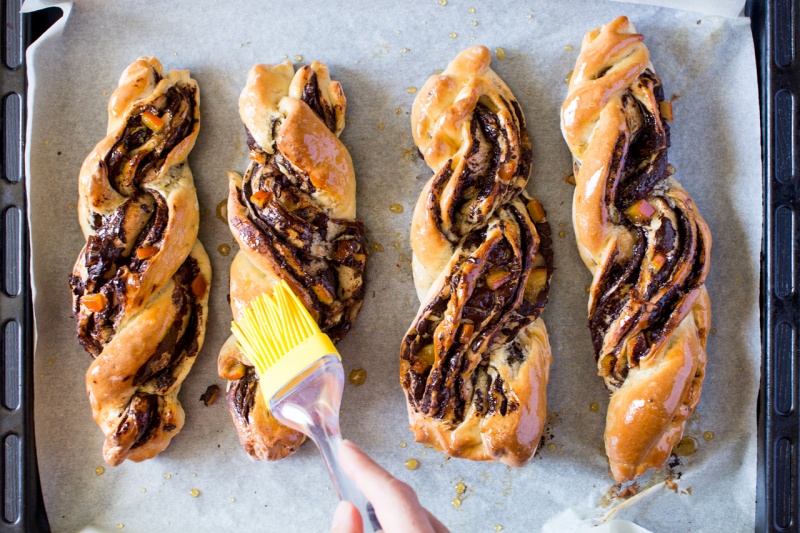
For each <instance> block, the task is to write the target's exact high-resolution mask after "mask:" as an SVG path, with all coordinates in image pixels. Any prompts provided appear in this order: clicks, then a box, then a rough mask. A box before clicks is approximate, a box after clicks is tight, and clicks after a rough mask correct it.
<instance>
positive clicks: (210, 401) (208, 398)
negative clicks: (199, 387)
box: [200, 244, 231, 407]
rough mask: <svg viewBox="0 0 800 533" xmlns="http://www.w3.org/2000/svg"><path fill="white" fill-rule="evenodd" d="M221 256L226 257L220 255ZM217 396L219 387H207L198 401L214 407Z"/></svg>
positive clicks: (229, 248)
mask: <svg viewBox="0 0 800 533" xmlns="http://www.w3.org/2000/svg"><path fill="white" fill-rule="evenodd" d="M223 246H228V245H227V244H222V245H220V253H222V250H221V248H222V247H223ZM230 250H231V247H230V246H228V253H230ZM222 255H228V254H227V253H226V254H222ZM217 395H219V386H217V385H209V386H208V388H207V389H206V391H205V392H204V393H203V394H202V395H201V396H200V401H201V402H203V405H205V406H206V407H209V406H211V405H214V402H216V401H217Z"/></svg>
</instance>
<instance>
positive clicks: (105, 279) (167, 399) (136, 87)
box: [70, 57, 211, 466]
mask: <svg viewBox="0 0 800 533" xmlns="http://www.w3.org/2000/svg"><path fill="white" fill-rule="evenodd" d="M199 105H200V101H199V92H198V88H197V83H196V82H195V81H194V80H193V79H191V78H190V77H189V72H188V71H175V70H172V71H169V72H167V73H166V75H165V74H164V72H163V68H162V67H161V64H160V63H159V62H158V60H157V59H155V58H147V57H143V58H139V59H138V60H137V61H136V62H134V63H133V64H131V65H130V66H129V67H128V68H127V69H126V70H125V72H124V73H123V74H122V77H121V78H120V82H119V87H118V88H117V89H116V90H115V91H114V93H113V94H112V96H111V100H110V101H109V104H108V113H109V123H108V135H107V136H106V138H105V139H103V140H102V141H100V142H99V143H98V144H97V146H96V147H95V149H94V150H93V151H92V152H91V153H90V154H89V156H88V157H87V158H86V160H85V161H84V164H83V167H82V168H81V173H80V187H79V189H80V198H79V204H78V213H79V220H80V223H81V228H82V230H83V233H84V236H85V238H86V240H87V242H86V245H85V246H84V248H83V250H82V251H81V254H80V256H79V257H78V260H77V262H76V263H75V267H74V269H73V273H72V275H71V276H70V286H71V288H72V295H73V313H74V315H75V318H76V320H77V330H78V339H79V340H80V342H81V344H82V345H83V346H84V348H86V350H87V351H88V352H89V353H90V354H91V355H92V356H93V357H95V360H94V361H93V362H92V364H91V366H90V367H89V370H88V371H87V373H86V386H87V391H88V393H89V400H90V403H91V406H92V413H93V416H94V419H95V421H96V422H97V423H98V424H99V425H100V427H101V428H102V429H103V432H104V433H105V434H106V439H105V444H104V447H103V455H104V457H105V460H106V462H108V464H110V465H112V466H116V465H118V464H120V463H121V462H122V461H124V460H125V459H130V460H132V461H142V460H144V459H149V458H151V457H153V456H155V455H156V454H158V453H159V452H161V451H162V450H164V449H165V448H166V447H167V445H169V442H170V440H171V439H172V437H174V436H175V435H176V434H177V433H178V432H179V431H180V429H181V427H182V426H183V421H184V413H183V408H182V407H181V406H180V403H179V402H178V399H177V394H178V391H179V389H180V386H181V383H182V382H183V379H184V378H185V377H186V374H187V373H188V372H189V370H190V369H191V366H192V364H193V363H194V360H195V357H196V355H197V353H198V352H199V351H200V348H201V347H202V344H203V339H204V336H205V325H206V313H207V303H208V291H209V287H210V285H211V267H210V265H209V262H208V256H207V255H206V253H205V250H204V249H203V247H202V245H201V244H200V243H199V242H198V241H197V226H198V206H197V196H196V194H195V188H194V183H193V180H192V173H191V171H190V170H189V165H188V164H187V163H186V156H187V155H188V153H189V151H190V150H191V149H192V146H194V142H195V139H196V137H197V133H198V131H199V128H200V111H199Z"/></svg>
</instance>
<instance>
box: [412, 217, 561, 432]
mask: <svg viewBox="0 0 800 533" xmlns="http://www.w3.org/2000/svg"><path fill="white" fill-rule="evenodd" d="M518 205H519V204H510V205H505V206H502V207H500V208H499V209H498V210H497V213H496V218H493V219H492V220H490V221H489V224H488V226H487V227H486V228H481V229H477V230H475V231H473V232H472V233H470V234H469V235H468V236H467V237H466V238H465V239H464V240H463V242H462V244H461V247H460V249H459V251H458V252H457V254H458V256H457V258H456V261H455V265H454V266H453V267H452V268H451V271H450V274H449V275H448V277H447V279H446V280H445V282H444V284H443V286H442V288H441V289H440V291H439V293H438V294H437V295H435V296H433V297H432V298H431V299H430V300H429V301H428V303H427V304H426V306H425V308H424V310H423V312H422V313H421V314H420V315H419V318H418V320H417V321H416V323H415V324H414V325H413V326H412V328H411V330H410V332H409V333H408V334H407V335H406V337H405V339H404V340H403V344H402V347H401V358H402V359H403V360H405V361H407V362H408V366H407V368H408V371H407V372H405V374H404V375H403V376H402V378H401V379H402V384H403V387H404V389H405V390H406V391H407V395H408V401H409V403H410V404H411V405H413V406H414V408H415V409H416V410H418V411H420V412H422V413H424V414H425V415H427V416H431V417H435V418H440V419H446V420H449V421H451V422H453V423H459V422H460V421H462V420H463V419H464V416H465V411H466V408H467V406H468V405H469V404H470V403H472V404H473V405H474V407H475V412H476V413H477V414H478V415H480V416H488V415H491V414H494V413H495V412H499V413H500V414H502V415H503V416H505V415H506V413H507V412H509V411H513V410H515V409H516V408H517V407H518V406H517V405H516V404H515V403H514V402H511V401H509V400H508V398H507V397H506V394H505V391H504V384H503V381H502V379H501V378H500V377H499V375H498V374H497V372H496V369H495V368H493V367H492V363H491V362H490V360H489V357H490V355H492V353H493V352H495V351H497V350H501V349H503V350H505V356H506V361H505V362H506V363H508V364H509V365H512V366H516V365H519V364H520V363H522V362H523V361H524V360H525V358H526V357H527V354H526V353H525V349H524V348H523V347H522V346H521V345H520V344H519V342H518V341H517V340H516V337H517V335H518V334H519V332H520V330H521V329H523V328H524V327H526V326H528V325H529V324H530V323H531V322H533V321H534V320H536V318H538V316H539V315H540V314H541V312H542V309H543V308H544V306H545V305H546V303H547V297H548V290H549V278H550V275H551V274H552V271H553V260H552V259H553V254H552V241H551V237H550V227H549V225H548V224H547V222H541V223H539V224H536V225H533V224H532V223H531V222H530V219H529V218H528V214H527V213H523V212H520V211H519V210H518V208H517V206H518ZM537 254H540V255H541V257H542V259H543V262H544V266H543V267H542V268H541V269H538V270H541V271H543V273H544V274H545V276H543V279H540V282H541V285H538V286H535V285H533V284H532V285H529V281H532V280H531V279H530V276H531V271H532V270H534V262H535V260H536V257H537ZM495 357H496V355H495Z"/></svg>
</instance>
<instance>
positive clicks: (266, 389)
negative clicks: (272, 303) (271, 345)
mask: <svg viewBox="0 0 800 533" xmlns="http://www.w3.org/2000/svg"><path fill="white" fill-rule="evenodd" d="M329 354H333V355H335V356H336V357H337V358H338V359H339V360H341V359H342V357H341V356H340V355H339V352H338V351H337V350H336V347H335V346H334V345H333V342H331V339H330V337H328V336H327V335H325V334H324V333H322V332H318V333H317V334H315V335H312V336H310V337H308V338H306V339H305V340H303V341H302V342H300V344H298V345H297V346H295V347H294V348H292V349H291V350H289V351H288V352H286V353H285V354H284V355H283V356H282V357H280V358H279V359H278V360H277V361H275V363H273V364H272V365H269V367H268V368H266V372H262V370H261V368H263V367H262V365H259V364H258V363H256V362H255V361H253V362H254V363H256V365H255V367H256V373H257V374H258V377H259V379H260V380H261V394H262V395H263V397H264V400H265V401H266V402H267V405H269V402H270V400H272V397H273V396H275V395H276V394H278V393H279V392H280V391H282V390H283V389H285V388H287V387H289V386H292V385H294V384H297V383H299V382H300V381H302V378H303V377H304V376H303V375H304V374H305V372H303V371H302V370H303V369H308V368H310V367H311V366H312V365H313V364H314V363H316V362H317V361H319V360H320V359H322V358H323V357H325V356H326V355H329Z"/></svg>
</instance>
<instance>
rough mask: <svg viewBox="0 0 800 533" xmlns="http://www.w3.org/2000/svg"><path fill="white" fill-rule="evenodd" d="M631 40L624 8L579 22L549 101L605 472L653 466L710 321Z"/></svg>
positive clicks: (657, 90) (656, 112)
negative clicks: (602, 388) (565, 152)
mask: <svg viewBox="0 0 800 533" xmlns="http://www.w3.org/2000/svg"><path fill="white" fill-rule="evenodd" d="M642 40H643V36H642V35H639V34H637V33H635V29H634V27H633V24H631V23H630V22H629V21H628V19H627V18H625V17H619V18H617V19H616V20H614V21H613V22H611V23H610V24H607V25H605V26H603V27H601V28H600V29H596V30H592V31H590V32H589V33H587V34H586V36H585V37H584V40H583V46H582V49H581V53H580V55H579V56H578V61H577V64H576V66H575V70H574V74H573V75H572V79H571V80H570V84H569V95H568V96H567V99H566V100H565V102H564V104H563V105H562V107H561V125H562V131H563V133H564V138H565V139H566V141H567V144H568V145H569V148H570V151H571V152H572V155H573V156H574V160H575V181H576V183H577V187H576V189H575V196H574V199H573V222H574V225H575V235H576V238H577V241H578V248H579V250H580V253H581V257H582V258H583V260H584V262H585V263H586V266H587V267H588V268H589V269H590V270H591V272H592V274H593V276H594V278H593V280H592V285H591V292H590V296H589V329H590V331H591V336H592V342H593V344H594V351H595V357H596V358H597V365H598V369H599V374H600V375H601V376H602V377H603V379H604V380H605V383H606V386H607V387H608V389H609V391H611V401H610V404H609V407H608V416H607V418H606V433H605V444H606V453H607V454H608V458H609V461H610V463H611V471H612V473H613V475H614V478H615V479H616V480H617V481H627V480H630V479H632V478H635V477H638V476H640V475H642V474H643V473H644V472H645V471H647V470H648V469H649V468H658V467H660V466H662V465H663V464H664V462H665V461H666V460H667V458H668V457H669V454H670V452H671V451H672V448H673V446H675V444H677V443H678V441H680V439H681V436H682V434H683V428H684V425H685V423H686V419H687V417H688V416H689V415H690V414H691V413H692V411H694V408H695V407H696V406H697V402H698V401H699V400H700V392H701V390H702V385H703V376H704V374H705V367H706V353H705V346H706V338H707V336H708V328H709V322H710V320H711V307H710V302H709V299H708V293H707V292H706V288H705V285H704V282H705V278H706V274H707V272H708V268H709V259H710V252H711V235H710V233H709V231H708V226H707V225H706V223H705V221H704V220H703V218H702V217H701V216H700V214H699V213H698V212H697V208H696V207H695V205H694V202H693V201H692V199H691V197H690V196H689V195H688V194H687V193H686V191H684V190H683V188H681V186H680V185H679V184H678V182H677V181H675V179H674V178H673V177H672V173H673V172H674V169H673V168H672V167H671V165H668V164H667V148H668V147H669V126H668V125H667V123H666V122H665V120H664V119H663V117H662V114H661V113H662V109H661V108H662V107H666V106H668V104H662V102H663V100H664V94H663V90H662V87H661V80H660V79H659V78H658V77H657V76H656V75H655V72H654V71H653V67H652V65H651V64H650V57H649V52H648V50H647V47H646V46H645V45H644V44H643V43H642Z"/></svg>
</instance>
